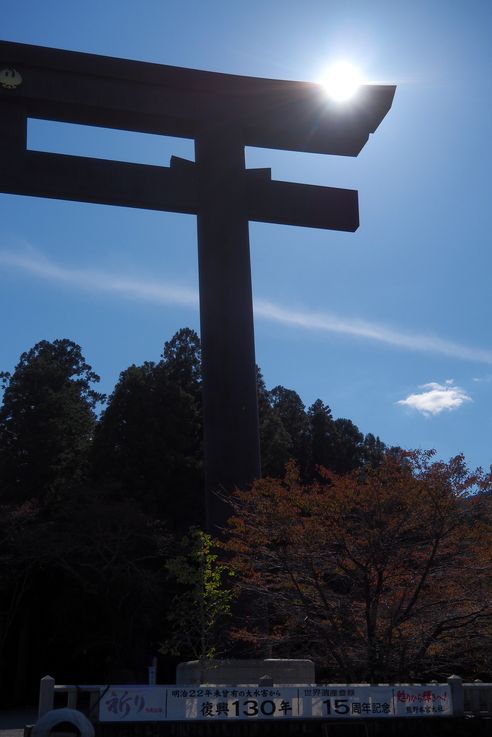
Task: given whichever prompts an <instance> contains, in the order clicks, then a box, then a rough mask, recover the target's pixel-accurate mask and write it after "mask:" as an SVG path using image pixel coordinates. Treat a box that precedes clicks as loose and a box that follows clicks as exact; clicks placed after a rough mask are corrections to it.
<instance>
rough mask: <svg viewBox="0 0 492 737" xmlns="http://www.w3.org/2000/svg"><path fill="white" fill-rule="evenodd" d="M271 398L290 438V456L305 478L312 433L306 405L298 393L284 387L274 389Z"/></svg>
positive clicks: (308, 464)
mask: <svg viewBox="0 0 492 737" xmlns="http://www.w3.org/2000/svg"><path fill="white" fill-rule="evenodd" d="M270 396H271V400H272V406H273V409H274V411H275V414H276V415H277V417H278V418H279V419H280V421H281V422H282V425H283V428H284V430H285V431H286V432H287V434H288V436H289V438H290V443H289V446H288V456H289V458H292V459H294V460H295V461H296V462H297V464H298V467H299V470H300V473H301V477H302V478H305V477H306V474H307V471H308V468H309V466H310V447H309V446H310V432H309V420H308V416H307V414H306V410H305V407H304V404H303V403H302V400H301V398H300V396H299V394H297V392H295V391H293V390H292V389H286V388H285V387H283V386H276V387H275V388H274V389H272V391H271V392H270Z"/></svg>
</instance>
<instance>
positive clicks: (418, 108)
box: [0, 0, 492, 467]
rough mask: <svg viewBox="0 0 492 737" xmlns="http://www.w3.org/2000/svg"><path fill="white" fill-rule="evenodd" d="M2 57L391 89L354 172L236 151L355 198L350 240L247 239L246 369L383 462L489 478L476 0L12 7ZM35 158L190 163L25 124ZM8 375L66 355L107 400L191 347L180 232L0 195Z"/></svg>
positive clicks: (486, 161) (124, 139)
mask: <svg viewBox="0 0 492 737" xmlns="http://www.w3.org/2000/svg"><path fill="white" fill-rule="evenodd" d="M0 10H1V12H0V38H2V39H4V40H10V41H18V42H22V43H31V44H40V45H43V46H53V47H57V48H65V49H71V50H75V51H84V52H89V53H97V54H105V55H109V56H120V57H124V58H129V59H138V60H143V61H151V62H157V63H162V64H171V65H176V66H186V67H192V68H197V69H207V70H212V71H221V72H230V73H234V74H245V75H252V76H261V77H272V78H279V79H280V78H281V79H299V80H309V81H312V80H317V79H318V78H319V76H320V74H321V72H322V71H323V69H324V68H325V67H326V66H327V65H328V64H329V63H331V62H333V61H335V60H337V59H340V58H344V59H350V60H352V61H353V62H354V63H355V64H357V65H359V66H360V67H361V69H362V70H363V72H364V75H365V77H366V78H367V79H368V80H370V81H377V82H383V83H391V84H393V83H394V84H397V85H398V89H397V93H396V97H395V101H394V103H393V108H392V110H391V111H390V113H389V114H388V116H387V117H386V118H385V120H384V121H383V123H382V124H381V126H380V127H379V129H378V130H377V131H376V133H375V135H373V136H371V138H370V140H369V142H368V143H367V144H366V146H365V148H364V149H363V151H362V152H361V154H360V155H359V157H357V158H355V159H349V158H347V159H345V158H342V157H332V156H330V157H328V156H316V155H310V154H304V153H292V152H290V153H286V152H281V151H268V150H253V149H251V150H249V149H248V151H247V162H248V166H271V167H272V174H273V177H274V178H275V179H284V180H290V181H295V182H307V183H313V184H321V185H326V186H334V187H347V188H350V189H358V190H359V203H360V220H361V225H360V228H359V230H358V231H357V232H356V233H355V234H351V233H337V232H330V231H321V230H314V229H313V230H312V229H304V228H296V227H287V226H280V225H267V224H259V223H251V225H250V237H251V255H252V268H253V290H254V298H255V334H256V353H257V362H258V364H259V365H260V367H261V369H262V371H263V374H264V377H265V380H266V383H267V386H268V387H273V386H275V385H277V384H282V385H284V386H286V387H289V388H293V389H295V390H296V391H297V392H298V393H299V394H300V396H301V397H302V399H303V401H304V402H305V404H306V405H309V404H311V403H312V402H313V401H314V400H315V399H316V398H318V397H320V398H321V399H322V400H323V401H324V402H325V403H327V404H328V405H329V406H330V407H331V408H332V411H333V414H334V416H335V417H349V418H350V419H352V420H353V421H354V422H355V423H356V424H357V425H358V426H359V428H360V429H361V430H362V431H363V432H364V433H367V432H372V433H374V434H377V435H379V436H380V437H381V439H382V440H384V441H385V442H387V443H389V444H398V445H402V446H404V447H408V448H418V447H420V448H435V449H436V450H437V452H438V454H439V456H442V457H445V458H449V457H450V456H451V455H454V454H456V453H458V452H464V453H465V456H466V458H467V460H468V462H469V464H470V465H471V466H475V465H479V464H480V465H482V466H484V467H488V466H489V464H490V463H491V462H492V443H491V440H490V438H491V436H492V433H491V429H492V412H491V399H492V339H491V337H490V324H491V321H492V320H491V318H492V314H491V306H490V301H491V300H490V272H491V260H492V255H491V244H490V241H491V239H490V235H489V211H490V204H489V198H490V176H491V175H490V172H491V171H492V154H491V146H490V142H489V128H490V114H491V91H490V79H491V78H492V46H491V44H490V38H491V37H492V5H490V3H489V2H488V0H467V1H466V2H465V0H460V1H457V0H426V1H425V2H422V1H420V0H413V1H412V2H410V1H407V0H391V1H387V0H379V1H378V0H371V1H370V2H369V0H367V1H359V2H357V1H355V0H344V1H343V2H338V1H337V2H331V0H323V2H321V1H318V0H305V2H303V3H300V2H298V1H296V2H293V1H291V0H282V1H280V0H262V1H261V2H260V1H258V0H247V1H246V0H244V1H243V0H228V2H225V1H224V0H220V1H219V0H201V2H199V1H196V0H192V1H187V0H181V2H178V1H177V0H140V1H139V2H138V3H135V2H128V1H127V0H103V1H101V0H97V1H96V0H85V1H84V3H79V2H74V1H73V0H63V1H62V0H44V2H42V3H40V2H38V0H16V2H7V1H6V0H4V1H3V2H1V3H0ZM29 146H30V147H32V148H39V149H44V150H50V151H51V150H53V151H60V152H64V153H76V154H83V155H95V156H100V157H107V158H114V159H120V160H130V161H138V162H144V163H154V164H156V163H157V164H162V165H168V163H169V156H170V155H171V154H177V155H180V156H185V157H189V158H192V157H193V143H192V142H191V141H184V140H178V139H163V138H161V137H157V136H140V135H136V134H127V133H116V132H113V131H101V130H100V131H98V130H84V129H81V128H79V127H72V128H70V129H69V128H68V127H66V126H65V127H63V128H62V127H60V126H54V125H53V124H47V123H41V122H39V121H35V122H33V123H31V124H30V126H29ZM0 267H1V268H0V315H1V328H2V330H1V340H0V370H12V369H13V368H14V366H15V364H16V363H17V361H18V358H19V355H20V353H21V352H22V351H24V350H27V349H28V348H30V347H31V346H32V345H34V343H36V342H37V341H39V340H41V339H49V340H52V339H55V338H61V337H68V338H71V339H72V340H74V341H76V342H78V343H79V344H80V345H81V346H82V349H83V352H84V355H85V357H86V359H87V360H88V362H89V363H90V364H91V365H92V366H93V368H94V369H95V370H96V371H97V372H98V373H99V374H100V376H101V379H102V382H101V384H102V389H103V391H106V392H110V391H111V390H112V387H113V386H114V383H115V381H116V380H117V378H118V375H119V372H120V371H121V370H123V369H124V368H126V367H127V366H128V365H130V364H131V363H137V364H138V363H141V362H143V361H145V360H158V358H159V355H160V353H161V350H162V345H163V343H164V341H165V340H167V339H169V338H170V337H171V336H172V335H173V333H174V332H175V331H176V330H178V329H179V328H180V327H184V326H190V327H193V328H195V329H196V330H199V318H198V308H197V297H196V295H197V289H198V285H197V254H196V224H195V219H194V217H191V216H181V215H175V214H168V213H156V212H147V211H138V210H130V209H124V208H111V207H103V206H98V205H88V204H79V203H70V202H58V201H54V200H48V199H35V198H27V197H13V196H7V195H0Z"/></svg>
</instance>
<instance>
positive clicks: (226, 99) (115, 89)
mask: <svg viewBox="0 0 492 737" xmlns="http://www.w3.org/2000/svg"><path fill="white" fill-rule="evenodd" d="M0 70H3V71H2V74H3V76H2V81H3V84H2V85H0V191H1V192H6V193H10V194H21V195H31V196H39V197H51V198H56V199H65V200H78V201H83V202H93V203H99V204H106V205H122V206H125V207H138V208H145V209H150V210H167V211H170V212H178V213H188V214H194V215H196V216H197V225H198V261H199V282H200V324H201V341H202V360H203V367H202V368H203V404H204V427H205V436H204V466H205V479H206V514H207V527H208V529H209V530H211V531H213V532H216V531H217V529H218V528H219V527H220V525H221V524H222V523H223V522H224V520H225V518H226V517H227V507H226V506H225V504H224V502H223V501H221V499H220V498H219V497H217V496H216V495H215V493H214V492H215V491H216V490H226V491H228V490H230V489H232V488H233V487H235V486H239V487H244V486H245V485H247V484H249V483H251V482H252V481H253V480H254V479H255V478H258V477H259V476H260V451H259V431H258V408H257V396H256V366H255V351H254V330H253V307H252V292H251V268H250V255H249V233H248V223H249V221H250V220H256V221H260V222H268V223H282V224H285V225H300V226H306V227H312V228H326V229H332V230H345V231H355V230H356V229H357V227H358V225H359V216H358V198H357V192H356V191H354V190H346V189H336V188H331V187H320V186H312V185H306V184H294V183H291V182H280V181H275V180H272V178H271V172H270V170H269V169H246V166H245V159H244V147H245V146H258V147H262V148H276V149H285V150H291V151H305V152H311V153H323V154H335V155H340V156H357V155H358V154H359V152H360V151H361V149H362V147H363V146H364V144H365V143H366V141H367V139H368V137H369V134H370V133H372V132H374V131H375V130H376V128H377V127H378V125H379V124H380V122H381V120H382V119H383V118H384V116H385V115H386V113H387V112H388V110H389V109H390V107H391V104H392V101H393V96H394V93H395V87H393V86H386V85H364V86H362V87H361V88H360V90H359V91H358V93H357V95H356V97H355V98H354V99H353V101H350V102H345V103H344V104H343V105H340V104H336V103H334V102H330V100H329V99H328V98H327V96H326V93H325V92H324V90H323V89H322V88H321V87H320V85H317V84H312V83H307V82H289V81H282V80H271V79H259V78H254V77H241V76H235V75H229V74H218V73H215V72H205V71H197V70H192V69H183V68H179V67H171V66H163V65H158V64H149V63H144V62H137V61H128V60H124V59H115V58H110V57H104V56H96V55H93V54H82V53H76V52H71V51H62V50H58V49H50V48H45V47H40V46H30V45H25V44H16V43H11V42H6V41H3V42H0ZM28 118H43V119H47V120H54V121H63V122H67V123H79V124H85V125H93V126H103V127H107V128H115V129H124V130H130V131H138V132H143V133H154V134H161V135H165V136H179V137H181V138H192V139H194V141H195V153H196V157H195V158H196V160H195V162H191V161H186V160H184V159H179V158H176V157H172V158H171V162H170V166H169V167H161V166H149V165H144V164H129V163H123V162H119V161H109V160H103V159H92V158H91V159H89V158H85V157H79V156H67V155H61V154H52V153H42V152H38V151H29V150H27V119H28Z"/></svg>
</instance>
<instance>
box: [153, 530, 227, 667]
mask: <svg viewBox="0 0 492 737" xmlns="http://www.w3.org/2000/svg"><path fill="white" fill-rule="evenodd" d="M218 545H219V543H218V542H216V541H214V540H213V539H212V538H211V536H210V535H208V534H207V533H205V532H203V531H202V530H200V529H198V528H192V529H190V531H189V533H188V534H187V535H186V536H185V537H184V538H183V540H182V541H181V545H180V548H181V550H180V553H179V554H178V555H177V556H176V557H174V558H172V559H171V560H169V561H168V562H167V564H166V569H167V572H168V574H169V576H170V579H171V585H173V584H174V585H176V584H177V587H178V591H177V593H176V595H175V597H174V599H173V601H172V602H171V606H170V608H169V613H168V616H167V620H168V623H169V627H170V633H169V637H168V638H167V640H166V641H165V642H164V643H163V645H162V646H161V652H162V653H164V654H171V655H181V656H184V657H190V656H191V657H193V658H196V659H198V660H200V661H201V663H203V664H205V663H206V661H207V660H212V659H213V658H216V657H217V656H219V655H221V650H220V648H221V647H223V646H224V643H225V639H226V638H225V623H226V620H227V619H228V617H229V616H230V613H231V604H232V601H233V592H232V590H231V587H230V586H228V585H227V580H228V579H229V578H230V577H231V576H232V575H233V573H232V571H231V569H230V567H229V566H228V565H227V564H225V563H222V562H219V560H218V553H217V550H218Z"/></svg>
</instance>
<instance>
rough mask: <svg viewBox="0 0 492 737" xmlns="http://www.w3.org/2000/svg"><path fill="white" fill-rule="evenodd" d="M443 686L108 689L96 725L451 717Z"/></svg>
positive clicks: (105, 691) (142, 687)
mask: <svg viewBox="0 0 492 737" xmlns="http://www.w3.org/2000/svg"><path fill="white" fill-rule="evenodd" d="M452 714H453V711H452V704H451V694H450V689H449V686H447V685H434V684H430V685H423V686H413V685H412V686H407V685H395V686H357V685H353V686H350V685H330V686H311V687H305V686H290V687H279V688H277V687H275V686H271V687H266V688H264V687H258V686H208V687H207V686H202V687H197V686H114V687H113V686H111V687H109V688H101V697H100V703H99V719H100V721H101V722H147V721H165V720H168V721H198V720H202V721H203V720H206V721H224V720H238V719H241V720H254V719H275V720H279V719H368V718H378V719H381V718H387V717H434V716H447V717H449V716H452Z"/></svg>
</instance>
